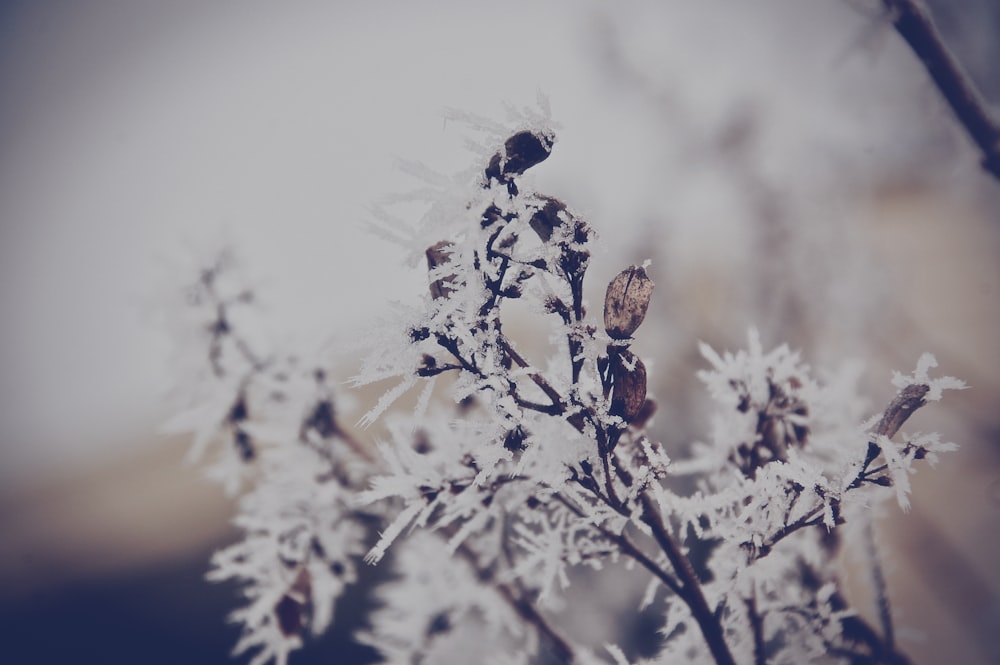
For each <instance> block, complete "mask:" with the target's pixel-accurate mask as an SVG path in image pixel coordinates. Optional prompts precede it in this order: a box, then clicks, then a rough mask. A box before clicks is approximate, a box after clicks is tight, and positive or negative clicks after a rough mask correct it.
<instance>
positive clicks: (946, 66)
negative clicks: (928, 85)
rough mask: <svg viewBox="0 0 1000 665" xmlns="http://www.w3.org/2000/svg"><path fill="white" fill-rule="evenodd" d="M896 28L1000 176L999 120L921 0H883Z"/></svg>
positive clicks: (988, 167)
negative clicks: (946, 42) (949, 47)
mask: <svg viewBox="0 0 1000 665" xmlns="http://www.w3.org/2000/svg"><path fill="white" fill-rule="evenodd" d="M883 5H884V6H885V9H886V11H887V12H888V13H889V18H890V19H891V20H892V24H893V25H894V26H895V28H896V31H897V32H899V34H900V36H901V37H902V38H903V39H904V40H905V41H906V43H907V44H909V46H910V48H911V49H913V52H914V53H915V54H916V56H917V57H918V58H919V59H920V62H921V63H923V66H924V68H925V69H926V70H927V73H928V74H929V75H930V77H931V79H933V81H934V85H936V86H937V88H938V90H939V91H940V92H941V95H942V96H943V97H944V99H945V101H947V102H948V105H949V106H950V107H951V110H952V111H954V113H955V117H956V118H957V119H958V121H959V122H960V123H961V124H962V126H963V127H964V128H965V131H966V132H968V134H969V138H971V139H972V141H973V142H974V143H975V144H976V146H977V147H978V148H979V150H980V152H982V167H983V169H985V170H986V171H988V172H989V173H990V174H992V175H993V177H994V178H997V179H1000V124H998V123H997V119H996V117H995V116H994V115H993V113H992V112H991V111H990V109H989V108H988V106H987V104H986V101H985V100H984V99H983V96H982V95H981V94H980V93H979V90H977V88H976V85H975V83H974V82H973V81H972V79H971V78H970V77H969V75H968V74H967V73H966V71H965V69H964V68H963V67H962V64H961V63H960V62H959V61H958V59H957V58H956V57H955V56H954V55H953V54H952V52H951V51H950V50H949V49H948V47H947V46H946V45H945V43H944V39H943V38H942V36H941V33H940V32H939V31H938V29H937V26H935V25H934V20H933V19H932V18H931V15H930V12H929V11H928V9H927V8H926V7H925V6H924V5H923V3H922V2H920V1H919V0H883Z"/></svg>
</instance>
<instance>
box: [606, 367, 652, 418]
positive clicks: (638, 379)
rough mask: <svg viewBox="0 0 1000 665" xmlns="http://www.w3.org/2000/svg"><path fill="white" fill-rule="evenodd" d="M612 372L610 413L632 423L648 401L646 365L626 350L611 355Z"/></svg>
mask: <svg viewBox="0 0 1000 665" xmlns="http://www.w3.org/2000/svg"><path fill="white" fill-rule="evenodd" d="M611 374H612V377H613V380H614V388H613V389H612V393H611V410H610V413H611V415H613V416H619V417H620V418H621V419H622V420H624V421H625V422H627V423H631V422H632V421H634V420H636V418H637V417H638V416H639V414H640V413H642V409H643V406H644V405H645V403H646V366H645V365H643V364H642V361H641V360H639V358H637V357H636V356H635V354H633V353H632V352H631V351H624V352H622V353H620V354H615V355H614V356H612V357H611Z"/></svg>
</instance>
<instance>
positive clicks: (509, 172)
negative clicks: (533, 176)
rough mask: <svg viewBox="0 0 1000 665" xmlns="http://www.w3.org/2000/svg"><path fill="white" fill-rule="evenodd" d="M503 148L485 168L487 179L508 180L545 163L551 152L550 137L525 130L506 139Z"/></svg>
mask: <svg viewBox="0 0 1000 665" xmlns="http://www.w3.org/2000/svg"><path fill="white" fill-rule="evenodd" d="M503 148H504V149H503V153H499V152H498V153H496V154H495V155H493V158H492V159H491V160H490V164H489V166H487V167H486V177H487V178H494V179H496V180H509V179H510V178H512V177H513V176H517V175H521V174H522V173H524V172H525V171H527V170H528V169H530V168H531V167H532V166H535V165H536V164H540V163H541V162H543V161H545V160H546V159H548V156H549V154H550V153H551V152H552V137H551V136H550V135H547V134H543V133H541V132H537V133H536V132H532V131H528V130H525V131H523V132H518V133H517V134H514V135H513V136H511V137H510V138H509V139H507V140H506V141H505V142H504V145H503Z"/></svg>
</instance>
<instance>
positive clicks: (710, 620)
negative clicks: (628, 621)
mask: <svg viewBox="0 0 1000 665" xmlns="http://www.w3.org/2000/svg"><path fill="white" fill-rule="evenodd" d="M640 500H641V502H642V521H643V522H645V523H646V524H647V525H648V526H649V528H650V529H652V531H653V538H654V539H655V540H656V542H657V544H658V545H659V546H660V549H662V550H663V552H664V554H666V555H667V559H668V560H669V561H670V565H671V566H673V568H674V572H676V573H677V576H678V578H679V579H680V582H681V590H680V594H679V595H680V597H681V598H683V599H684V602H685V603H686V604H687V606H688V609H690V610H691V615H692V616H693V617H694V620H695V622H697V624H698V628H700V629H701V634H702V636H703V637H704V638H705V642H707V643H708V648H709V650H710V651H711V652H712V657H713V658H714V659H715V662H716V665H736V661H735V660H734V659H733V654H732V653H730V651H729V645H728V644H726V636H725V633H724V632H723V630H722V623H721V622H720V621H719V617H717V616H716V615H715V613H714V612H712V610H711V608H709V606H708V601H707V600H705V594H704V593H702V590H701V583H700V582H699V580H698V576H697V575H696V574H695V572H694V567H693V566H692V565H691V562H690V561H689V560H688V558H687V557H686V556H684V554H683V553H682V552H681V548H680V546H679V545H678V544H677V542H676V541H675V540H674V538H673V536H671V535H670V532H669V531H667V528H666V526H665V525H664V523H663V516H662V515H661V514H660V510H659V508H657V507H656V504H655V503H654V502H653V499H652V498H651V497H650V496H649V495H648V494H646V493H643V494H642V495H641V497H640Z"/></svg>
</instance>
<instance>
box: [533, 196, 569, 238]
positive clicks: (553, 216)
mask: <svg viewBox="0 0 1000 665" xmlns="http://www.w3.org/2000/svg"><path fill="white" fill-rule="evenodd" d="M539 198H540V199H542V200H543V201H545V203H544V205H542V207H541V208H539V209H538V210H536V211H535V214H534V215H532V216H531V221H530V222H528V223H529V224H530V225H531V228H532V229H534V231H535V233H537V234H538V237H539V238H541V239H542V242H548V241H549V238H551V237H552V232H553V231H554V230H555V228H556V227H557V226H560V225H561V224H562V223H563V220H562V219H560V218H559V213H565V214H568V213H566V204H565V203H563V202H562V201H560V200H559V199H556V198H553V197H551V196H541V197H539Z"/></svg>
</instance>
